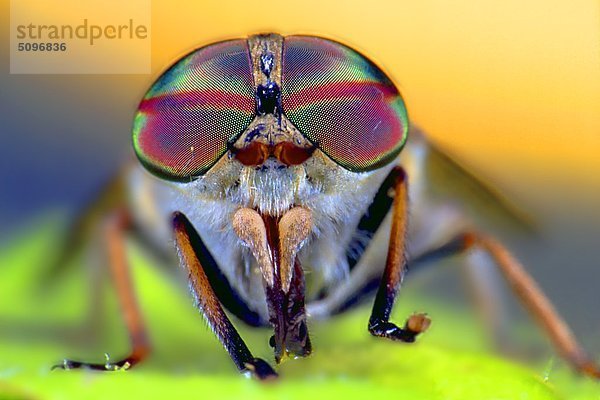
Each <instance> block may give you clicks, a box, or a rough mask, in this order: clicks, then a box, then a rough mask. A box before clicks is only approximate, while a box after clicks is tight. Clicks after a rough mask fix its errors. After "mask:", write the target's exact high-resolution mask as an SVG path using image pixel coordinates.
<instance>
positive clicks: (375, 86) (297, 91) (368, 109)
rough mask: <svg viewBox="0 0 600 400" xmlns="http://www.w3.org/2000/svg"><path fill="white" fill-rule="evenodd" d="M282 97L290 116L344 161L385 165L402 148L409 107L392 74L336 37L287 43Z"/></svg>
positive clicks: (359, 167) (366, 166)
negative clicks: (386, 73)
mask: <svg viewBox="0 0 600 400" xmlns="http://www.w3.org/2000/svg"><path fill="white" fill-rule="evenodd" d="M282 62H283V66H282V79H281V102H282V108H283V112H284V113H285V115H286V116H287V118H288V119H289V120H290V121H291V122H292V123H293V124H294V125H295V126H296V127H297V128H298V129H299V130H300V131H301V132H302V133H303V134H304V135H305V136H306V137H307V138H308V139H309V140H310V141H312V142H313V143H315V144H317V145H318V146H319V148H320V149H321V150H322V151H323V152H324V153H325V154H327V155H328V156H329V157H330V158H331V159H332V160H333V161H335V162H336V163H338V164H339V165H340V166H342V167H344V168H346V169H348V170H350V171H355V172H362V171H369V170H372V169H375V168H379V167H381V166H383V165H385V164H387V163H389V162H390V161H392V159H394V157H396V156H397V155H398V153H399V152H400V150H401V149H402V146H403V145H404V143H405V141H406V138H407V131H408V118H407V115H406V108H405V107H404V102H403V100H402V97H400V94H399V93H398V90H397V89H396V87H395V86H394V84H393V83H392V82H391V81H390V79H389V78H388V77H387V76H386V75H385V74H384V73H383V72H382V71H381V70H380V69H379V68H377V67H376V66H375V65H374V64H373V63H372V62H370V61H369V60H367V59H366V58H365V57H363V56H362V55H360V54H359V53H357V52H356V51H354V50H352V49H350V48H348V47H346V46H344V45H342V44H340V43H336V42H332V41H330V40H326V39H321V38H316V37H308V36H289V37H286V38H285V39H284V43H283V59H282Z"/></svg>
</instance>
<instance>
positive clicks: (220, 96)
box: [133, 40, 256, 181]
mask: <svg viewBox="0 0 600 400" xmlns="http://www.w3.org/2000/svg"><path fill="white" fill-rule="evenodd" d="M255 108H256V106H255V100H254V82H253V75H252V64H251V60H250V54H249V52H248V48H247V44H246V41H245V40H232V41H228V42H222V43H217V44H214V45H211V46H207V47H204V48H201V49H199V50H196V51H194V52H192V53H190V54H189V55H187V56H185V57H184V58H182V59H181V60H180V61H178V62H177V63H176V64H174V65H173V66H172V67H171V68H169V70H168V71H166V72H165V73H164V74H163V75H161V77H160V78H159V79H158V80H157V81H156V82H155V83H154V85H153V86H152V87H151V88H150V90H149V91H148V93H147V94H146V96H144V99H143V100H142V102H141V103H140V106H139V108H138V111H137V114H136V117H135V120H134V126H133V144H134V148H135V151H136V154H137V156H138V158H139V159H140V161H141V162H142V164H143V165H144V166H145V167H146V168H147V169H148V170H150V171H151V172H153V173H155V174H156V175H158V176H160V177H162V178H165V179H169V180H176V181H186V180H189V179H191V178H193V177H194V176H198V175H202V174H204V173H205V172H206V171H208V169H210V167H212V165H214V163H215V162H216V161H218V160H219V158H221V157H222V156H223V154H225V152H226V151H227V149H226V145H227V142H228V141H229V140H231V139H233V138H235V137H236V136H238V135H240V134H241V133H242V132H243V131H244V129H245V128H246V127H247V126H248V125H249V124H250V122H251V121H252V119H253V118H254V113H255Z"/></svg>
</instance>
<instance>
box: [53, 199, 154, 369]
mask: <svg viewBox="0 0 600 400" xmlns="http://www.w3.org/2000/svg"><path fill="white" fill-rule="evenodd" d="M130 226H131V218H130V215H129V213H128V212H127V211H126V210H124V209H119V210H117V211H115V212H114V213H113V214H111V215H110V216H109V218H108V219H107V222H106V225H105V227H104V236H105V237H106V243H107V246H108V256H109V264H110V271H111V278H112V280H113V282H114V284H115V287H116V290H117V296H118V299H119V303H120V307H121V311H122V313H123V316H124V319H125V324H126V326H127V331H128V332H129V337H130V340H131V353H130V354H129V355H128V356H127V357H124V358H122V359H120V360H118V361H114V362H113V361H111V362H109V361H107V362H105V363H87V362H82V361H75V360H64V362H63V363H62V364H60V365H57V366H55V368H63V369H74V368H88V369H95V370H103V371H105V370H113V369H118V368H129V367H132V366H134V365H136V364H137V363H139V362H140V361H142V360H143V359H144V358H145V357H146V356H147V355H148V354H149V352H150V344H149V341H148V338H147V335H146V329H145V327H144V323H143V321H142V315H141V313H140V309H139V307H138V304H137V302H136V299H135V295H134V292H133V286H132V283H131V277H130V275H129V266H128V263H127V258H126V253H125V242H124V234H125V231H126V230H127V229H128V228H129V227H130Z"/></svg>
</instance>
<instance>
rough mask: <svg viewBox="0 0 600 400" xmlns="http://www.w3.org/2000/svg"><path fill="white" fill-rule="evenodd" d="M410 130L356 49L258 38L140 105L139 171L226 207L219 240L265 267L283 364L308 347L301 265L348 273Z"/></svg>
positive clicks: (195, 68)
mask: <svg viewBox="0 0 600 400" xmlns="http://www.w3.org/2000/svg"><path fill="white" fill-rule="evenodd" d="M407 127H408V123H407V115H406V110H405V107H404V103H403V101H402V98H401V96H400V94H399V93H398V91H397V89H396V88H395V86H394V85H393V84H392V82H391V81H390V80H389V78H387V76H385V74H384V73H383V72H382V71H381V70H380V69H379V68H377V67H376V66H375V65H374V64H373V63H372V62H370V61H369V60H368V59H366V58H365V57H363V56H362V55H360V54H359V53H357V52H355V51H354V50H352V49H350V48H348V47H346V46H344V45H342V44H339V43H336V42H332V41H329V40H326V39H321V38H316V37H309V36H290V37H286V38H284V37H282V36H279V35H264V36H263V35H261V36H254V37H251V38H250V39H249V40H248V41H244V40H232V41H226V42H221V43H217V44H214V45H211V46H207V47H204V48H201V49H199V50H196V51H194V52H192V53H191V54H189V55H188V56H186V57H184V58H183V59H181V60H180V61H178V62H177V63H176V64H175V65H173V66H172V67H171V68H170V69H169V70H167V71H166V72H165V73H164V74H163V75H162V76H161V77H160V78H159V79H158V80H157V82H156V83H155V84H154V85H153V86H152V87H151V89H150V90H149V91H148V93H147V94H146V96H145V97H144V99H143V100H142V102H141V104H140V107H139V110H138V113H137V115H136V117H135V123H134V129H133V142H134V148H135V150H136V154H137V156H138V158H139V160H140V161H141V163H142V164H143V165H144V167H146V169H148V170H149V171H150V172H152V173H153V174H155V175H156V176H158V177H159V178H162V179H164V180H167V181H170V182H173V183H172V185H176V186H177V187H178V188H179V189H180V190H182V191H184V192H186V195H187V196H188V197H189V199H190V201H192V202H193V201H196V202H197V203H196V204H197V206H198V205H206V204H210V206H209V207H206V212H210V210H214V208H215V207H217V206H215V204H223V207H226V210H227V211H225V212H224V216H223V219H224V220H225V221H222V222H223V224H222V226H221V234H222V235H226V236H227V235H229V232H231V231H233V232H235V234H236V236H237V238H238V240H237V243H231V247H244V248H246V249H248V250H246V251H245V252H242V254H243V255H244V256H245V257H246V259H247V260H246V262H247V263H250V264H251V265H252V266H254V267H255V269H258V270H260V271H261V276H262V278H263V285H264V286H265V288H266V293H265V297H264V299H266V303H267V305H268V307H267V309H268V316H269V320H270V322H271V323H272V324H273V326H274V328H275V335H274V342H275V344H274V345H275V348H276V358H277V359H278V360H279V358H281V357H282V356H283V355H285V354H286V353H287V352H292V353H294V354H300V355H304V354H307V353H308V352H310V344H309V342H308V336H307V333H306V332H307V330H306V324H305V313H304V277H303V270H304V269H311V270H314V271H318V272H320V275H321V276H322V277H323V279H321V281H328V280H329V281H330V280H332V279H333V277H338V278H339V277H340V276H343V275H345V274H347V272H348V271H347V268H348V267H347V264H345V263H344V261H345V260H346V257H345V253H346V251H347V246H348V245H349V242H350V241H351V240H352V237H353V235H354V233H355V230H356V227H357V224H358V222H359V220H360V218H361V216H362V215H363V214H364V212H365V211H366V209H367V207H368V206H369V204H370V202H371V200H372V198H373V196H374V195H375V192H376V191H377V190H378V188H379V186H380V185H381V182H382V181H383V180H384V178H385V177H386V175H387V174H388V173H389V171H390V170H391V168H392V167H393V163H392V161H393V160H394V159H395V158H396V157H397V155H398V154H399V152H400V150H401V149H402V147H403V145H404V143H405V141H406V138H407ZM198 212H199V213H202V211H201V210H200V211H198ZM206 235H209V233H208V232H201V236H206ZM208 240H210V239H208ZM307 243H310V244H308V245H307ZM225 251H227V250H225ZM229 251H234V249H229ZM250 257H251V259H250V260H248V258H250ZM341 260H342V261H341ZM216 262H217V264H219V257H217V261H216ZM241 263H244V260H242V261H241ZM220 267H221V268H222V269H223V270H225V271H227V270H231V267H229V266H222V265H221V266H220ZM225 274H226V275H229V277H230V280H233V281H236V280H239V279H240V278H239V277H235V276H232V275H235V274H234V273H231V272H230V273H229V274H228V273H227V272H225ZM249 279H250V278H249ZM244 283H246V284H247V282H242V283H239V284H236V283H235V282H233V285H234V286H237V287H238V289H239V288H240V287H243V286H244ZM252 285H253V286H257V285H256V284H255V283H253V284H252ZM258 285H260V282H259V283H258ZM300 287H301V290H300ZM242 291H243V292H244V291H247V290H243V289H242ZM292 292H294V293H292ZM242 296H244V294H242ZM246 297H248V296H246ZM250 297H251V296H250ZM259 300H262V299H259ZM250 301H252V299H250ZM284 304H287V306H286V307H288V308H289V310H282V309H281V307H283V305H284ZM278 308H279V309H278ZM292 309H293V312H292V311H291V310H292ZM282 314H283V315H282Z"/></svg>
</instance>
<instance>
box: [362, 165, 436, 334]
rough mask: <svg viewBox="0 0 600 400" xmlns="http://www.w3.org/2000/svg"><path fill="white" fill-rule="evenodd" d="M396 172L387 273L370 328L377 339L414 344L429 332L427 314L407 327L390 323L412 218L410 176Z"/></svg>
mask: <svg viewBox="0 0 600 400" xmlns="http://www.w3.org/2000/svg"><path fill="white" fill-rule="evenodd" d="M394 172H395V181H394V183H393V188H394V190H395V196H394V201H393V204H392V230H391V235H390V242H389V245H388V254H387V260H386V265H385V270H384V272H383V277H382V278H381V283H380V284H379V289H378V290H377V294H376V296H375V303H374V304H373V310H372V312H371V318H370V319H369V325H368V328H369V332H370V333H371V334H372V335H373V336H380V337H385V338H388V339H392V340H398V341H402V342H409V343H410V342H414V341H415V338H416V337H417V335H419V334H420V333H422V332H424V331H425V330H427V328H428V327H429V325H430V323H431V321H430V320H429V318H428V317H427V316H426V315H424V314H414V315H412V316H411V317H409V318H408V320H407V321H406V323H405V324H404V327H402V328H400V327H398V326H397V325H395V324H394V323H392V322H390V320H389V319H390V313H391V311H392V306H393V305H394V300H395V299H396V295H397V293H398V290H399V288H400V285H401V283H402V279H403V277H404V274H405V272H406V256H405V238H406V227H407V217H408V215H407V214H408V211H407V209H408V193H407V186H408V185H407V177H406V173H405V172H404V170H403V169H402V168H401V167H396V168H395V169H394Z"/></svg>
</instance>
